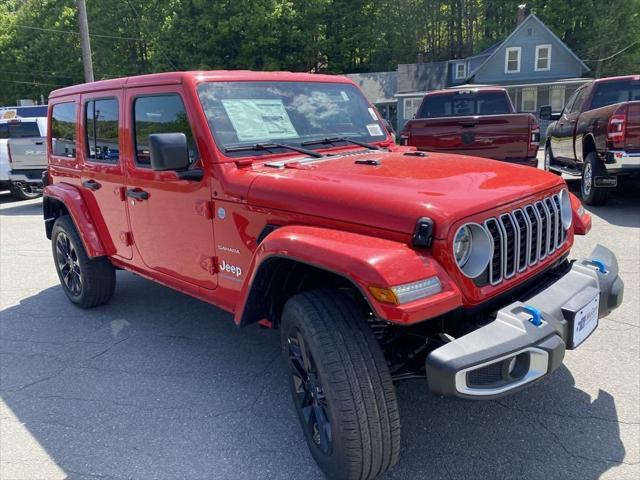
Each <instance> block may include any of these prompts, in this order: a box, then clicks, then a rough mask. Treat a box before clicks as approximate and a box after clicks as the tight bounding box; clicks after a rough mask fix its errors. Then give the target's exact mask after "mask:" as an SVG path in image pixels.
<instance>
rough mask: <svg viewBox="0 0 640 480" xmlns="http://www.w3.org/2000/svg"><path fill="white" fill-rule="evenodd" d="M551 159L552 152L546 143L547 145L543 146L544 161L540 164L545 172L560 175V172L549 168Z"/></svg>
mask: <svg viewBox="0 0 640 480" xmlns="http://www.w3.org/2000/svg"><path fill="white" fill-rule="evenodd" d="M553 160H554V158H553V152H552V151H551V145H549V144H548V143H547V145H546V146H545V147H544V163H543V164H542V165H543V168H544V170H545V171H547V172H550V173H554V174H556V175H562V173H561V172H556V171H555V170H551V168H549V167H550V166H551V163H552V162H553Z"/></svg>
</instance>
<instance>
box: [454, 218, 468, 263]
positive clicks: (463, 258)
mask: <svg viewBox="0 0 640 480" xmlns="http://www.w3.org/2000/svg"><path fill="white" fill-rule="evenodd" d="M453 255H454V256H455V257H456V263H457V264H458V266H459V267H464V266H465V264H466V263H467V261H468V260H469V256H470V255H471V229H470V228H469V227H468V226H467V225H464V226H462V227H460V229H459V230H458V232H457V233H456V236H455V238H454V239H453Z"/></svg>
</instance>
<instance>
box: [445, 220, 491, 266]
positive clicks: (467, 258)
mask: <svg viewBox="0 0 640 480" xmlns="http://www.w3.org/2000/svg"><path fill="white" fill-rule="evenodd" d="M492 254H493V248H492V246H491V239H490V238H489V234H488V233H487V231H486V230H485V229H484V228H483V227H482V226H481V225H478V224H477V223H467V224H466V225H463V226H462V227H460V228H459V229H458V231H457V232H456V234H455V236H454V237H453V256H454V258H455V260H456V263H457V264H458V268H459V269H460V270H461V271H462V273H464V274H465V276H467V277H469V278H476V277H478V276H479V275H480V274H481V273H482V272H484V271H485V269H486V268H487V265H489V261H490V260H491V255H492Z"/></svg>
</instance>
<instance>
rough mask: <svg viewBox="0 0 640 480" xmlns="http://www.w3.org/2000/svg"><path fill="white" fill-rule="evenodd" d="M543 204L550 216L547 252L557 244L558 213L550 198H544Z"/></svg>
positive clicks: (552, 249)
mask: <svg viewBox="0 0 640 480" xmlns="http://www.w3.org/2000/svg"><path fill="white" fill-rule="evenodd" d="M544 206H545V207H547V211H548V212H549V217H550V218H551V221H550V222H549V231H550V232H549V253H551V252H553V251H554V250H555V249H556V247H557V246H558V238H557V237H558V219H559V217H560V215H559V212H558V210H556V207H555V205H554V204H553V201H552V200H551V198H545V199H544Z"/></svg>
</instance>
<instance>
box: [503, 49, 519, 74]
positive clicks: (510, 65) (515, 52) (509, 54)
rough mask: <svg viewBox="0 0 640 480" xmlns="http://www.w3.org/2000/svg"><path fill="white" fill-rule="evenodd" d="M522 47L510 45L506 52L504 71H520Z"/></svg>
mask: <svg viewBox="0 0 640 480" xmlns="http://www.w3.org/2000/svg"><path fill="white" fill-rule="evenodd" d="M521 51H522V49H521V48H520V47H509V48H507V50H506V51H505V54H504V73H518V72H519V71H520V52H521Z"/></svg>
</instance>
